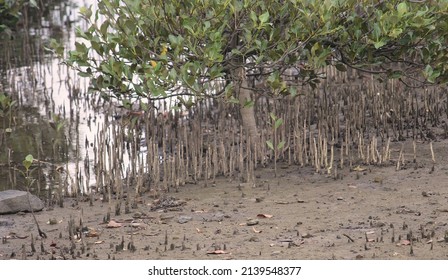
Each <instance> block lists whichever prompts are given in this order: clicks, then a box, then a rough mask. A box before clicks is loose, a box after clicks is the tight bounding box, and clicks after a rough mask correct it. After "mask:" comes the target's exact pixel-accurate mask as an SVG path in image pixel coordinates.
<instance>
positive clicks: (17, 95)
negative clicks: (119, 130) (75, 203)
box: [0, 0, 104, 190]
mask: <svg viewBox="0 0 448 280" xmlns="http://www.w3.org/2000/svg"><path fill="white" fill-rule="evenodd" d="M95 2H96V1H94V0H72V1H65V2H64V1H51V3H49V4H46V5H47V6H46V7H45V8H44V9H42V10H40V11H36V12H35V13H34V14H28V15H24V16H27V17H26V18H27V19H26V20H23V21H22V22H21V23H20V24H19V30H17V31H16V32H14V34H13V35H12V38H11V40H9V41H4V42H2V43H1V47H2V49H3V51H2V52H3V54H2V55H1V58H0V65H1V68H0V69H1V72H0V73H1V85H0V94H3V95H8V96H9V98H10V99H11V100H15V101H16V106H15V107H13V108H12V109H11V110H10V111H9V112H5V116H4V117H3V118H0V120H2V122H0V131H1V133H0V137H1V141H0V147H1V152H0V190H4V189H12V188H24V180H23V176H22V174H20V171H23V170H24V168H23V166H21V162H22V161H23V159H24V158H25V156H26V155H28V154H32V155H33V156H34V158H36V159H39V160H40V163H39V164H37V163H36V166H39V168H38V170H37V171H35V173H34V174H32V175H33V177H34V178H36V177H38V178H39V180H38V182H37V186H38V187H39V188H41V189H48V188H51V187H54V186H55V185H57V184H60V183H61V182H64V184H65V185H66V186H68V189H69V188H70V185H72V184H73V182H75V181H76V178H78V179H80V180H79V181H80V182H82V184H81V186H80V189H81V190H84V189H85V188H86V185H88V184H90V183H91V182H90V181H91V180H89V181H86V179H83V178H84V177H85V173H86V170H85V168H90V166H92V164H89V162H91V161H92V159H93V156H92V153H93V150H92V145H91V143H93V142H94V137H95V133H96V132H97V131H98V125H100V124H101V123H102V121H103V119H104V116H103V115H102V114H101V112H98V110H95V106H93V105H95V103H96V102H97V100H96V99H95V98H92V97H90V98H85V95H84V93H85V92H86V89H87V86H88V84H87V81H86V80H83V79H81V78H80V77H78V76H77V75H76V73H75V72H74V71H73V70H70V69H68V68H67V67H66V66H64V65H62V64H61V61H60V60H59V59H58V58H56V57H55V56H54V55H53V54H52V53H51V52H49V51H47V50H45V47H46V45H47V44H48V42H49V40H50V39H51V38H54V39H56V40H59V41H61V42H63V44H64V46H65V48H66V49H70V48H72V46H73V45H74V41H75V35H74V30H75V27H81V28H82V27H83V23H82V22H81V21H80V20H79V17H78V10H79V7H80V6H88V5H92V4H94V3H95ZM89 155H90V156H89ZM86 159H87V161H88V162H86V163H85V162H84V161H85V160H86ZM56 170H58V171H56ZM62 170H63V172H61V171H62ZM37 173H38V174H37ZM35 187H36V186H35Z"/></svg>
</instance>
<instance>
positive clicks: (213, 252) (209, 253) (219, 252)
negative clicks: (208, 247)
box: [207, 250, 228, 255]
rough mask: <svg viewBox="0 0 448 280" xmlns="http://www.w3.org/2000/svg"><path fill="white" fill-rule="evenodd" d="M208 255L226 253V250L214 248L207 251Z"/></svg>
mask: <svg viewBox="0 0 448 280" xmlns="http://www.w3.org/2000/svg"><path fill="white" fill-rule="evenodd" d="M207 254H208V255H221V254H228V252H226V251H224V250H215V251H211V252H207Z"/></svg>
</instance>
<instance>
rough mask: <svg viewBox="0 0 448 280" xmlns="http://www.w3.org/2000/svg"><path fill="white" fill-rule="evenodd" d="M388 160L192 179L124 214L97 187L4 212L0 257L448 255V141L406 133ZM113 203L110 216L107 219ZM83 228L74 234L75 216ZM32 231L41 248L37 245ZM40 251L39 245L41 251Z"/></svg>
mask: <svg viewBox="0 0 448 280" xmlns="http://www.w3.org/2000/svg"><path fill="white" fill-rule="evenodd" d="M393 146H394V147H393V150H392V151H393V152H392V154H391V158H392V160H391V162H389V163H388V164H387V166H381V167H378V166H372V165H363V164H360V165H359V166H358V164H356V165H355V164H353V166H352V168H349V167H348V166H346V167H344V168H343V169H340V170H339V174H340V175H339V176H338V177H339V178H337V179H335V178H334V176H333V175H332V176H328V175H326V174H325V172H322V174H318V173H316V172H315V170H314V169H313V168H311V167H299V166H294V165H293V166H287V165H285V164H283V163H281V164H279V166H278V176H277V178H275V176H274V170H273V168H272V167H266V168H260V169H258V170H257V171H256V174H257V182H256V184H255V187H254V186H252V185H248V184H241V183H239V182H238V181H236V180H231V179H229V178H217V179H216V181H215V182H214V183H213V182H208V184H207V186H205V185H206V184H205V182H200V183H198V184H191V185H186V186H184V187H182V188H180V189H179V191H178V192H174V191H173V192H170V193H167V194H165V195H163V196H162V197H161V198H160V199H159V200H157V199H154V198H152V197H151V196H150V195H149V194H145V195H144V196H143V197H142V198H141V200H140V203H139V204H138V208H137V209H132V208H131V209H130V213H128V214H125V213H124V212H125V209H124V208H125V207H124V205H122V213H121V214H120V215H119V216H115V215H114V205H113V204H112V205H110V206H109V205H108V204H107V203H103V202H101V200H100V197H99V196H96V197H95V199H96V200H95V201H94V203H93V206H89V202H88V201H82V200H81V199H78V200H79V201H76V200H75V199H66V201H65V206H64V208H59V207H55V208H54V209H48V208H46V209H44V211H41V212H39V213H36V218H37V220H38V222H39V224H40V226H41V228H42V231H44V232H45V233H46V235H47V238H46V239H42V238H41V237H39V236H38V232H37V229H36V226H35V223H34V222H33V217H32V215H31V214H30V213H25V214H15V215H3V216H0V221H2V223H1V226H0V236H2V243H1V244H0V259H25V258H26V259H52V258H54V259H73V258H76V259H103V260H105V259H446V258H448V233H447V232H448V224H447V222H448V202H447V200H448V180H447V179H448V141H446V140H444V141H439V142H434V145H433V147H434V153H435V159H436V163H435V165H434V164H433V162H432V159H431V153H430V146H429V143H423V142H420V143H418V145H417V153H418V154H417V162H416V163H414V162H413V148H412V143H411V142H406V143H405V146H404V147H405V153H404V156H405V163H406V164H405V165H404V166H401V167H400V170H398V171H397V170H396V169H397V168H396V160H394V159H397V158H398V154H399V152H398V151H399V148H400V146H401V143H394V144H393ZM109 208H111V210H110V219H111V220H112V221H114V222H115V223H114V222H112V223H107V222H105V221H104V220H105V217H106V218H107V213H108V212H109V210H108V209H109ZM81 217H82V221H83V224H82V226H83V228H82V232H83V233H82V234H78V235H77V236H75V237H74V239H73V240H72V241H71V240H70V238H69V230H68V228H69V226H68V225H69V221H70V218H72V220H74V221H75V227H78V228H79V226H78V225H79V224H80V219H81ZM32 237H33V239H34V248H35V250H33V249H32V248H33V247H32ZM33 251H35V252H33Z"/></svg>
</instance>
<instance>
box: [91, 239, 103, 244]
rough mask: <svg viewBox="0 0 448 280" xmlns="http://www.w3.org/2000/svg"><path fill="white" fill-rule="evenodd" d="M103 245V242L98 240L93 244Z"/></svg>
mask: <svg viewBox="0 0 448 280" xmlns="http://www.w3.org/2000/svg"><path fill="white" fill-rule="evenodd" d="M103 243H104V240H98V241H95V242H93V244H103Z"/></svg>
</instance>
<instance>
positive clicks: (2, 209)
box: [0, 190, 44, 214]
mask: <svg viewBox="0 0 448 280" xmlns="http://www.w3.org/2000/svg"><path fill="white" fill-rule="evenodd" d="M28 194H29V201H28ZM30 206H31V207H32V210H33V211H40V210H42V209H43V208H44V203H43V202H42V200H41V199H40V198H38V197H37V196H35V195H33V194H30V193H27V192H24V191H18V190H7V191H1V192H0V214H14V213H17V212H30V211H31V210H30Z"/></svg>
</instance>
